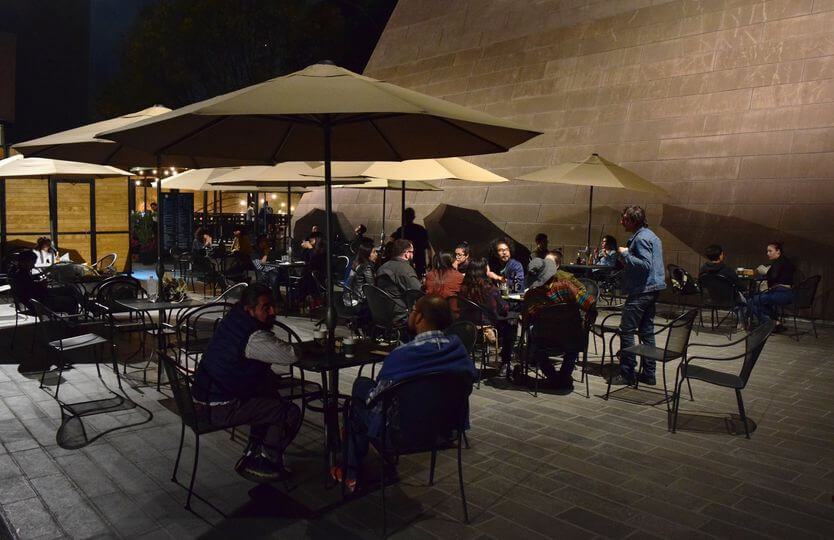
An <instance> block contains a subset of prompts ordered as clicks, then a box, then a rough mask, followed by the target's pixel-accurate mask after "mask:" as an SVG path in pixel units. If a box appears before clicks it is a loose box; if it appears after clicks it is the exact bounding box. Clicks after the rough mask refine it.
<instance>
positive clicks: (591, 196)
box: [585, 186, 594, 255]
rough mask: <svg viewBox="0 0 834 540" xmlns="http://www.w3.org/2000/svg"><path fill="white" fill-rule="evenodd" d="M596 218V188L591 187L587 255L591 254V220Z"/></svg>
mask: <svg viewBox="0 0 834 540" xmlns="http://www.w3.org/2000/svg"><path fill="white" fill-rule="evenodd" d="M593 216H594V186H591V194H590V196H589V197H588V242H587V243H586V244H585V254H586V255H590V253H591V219H592V218H593Z"/></svg>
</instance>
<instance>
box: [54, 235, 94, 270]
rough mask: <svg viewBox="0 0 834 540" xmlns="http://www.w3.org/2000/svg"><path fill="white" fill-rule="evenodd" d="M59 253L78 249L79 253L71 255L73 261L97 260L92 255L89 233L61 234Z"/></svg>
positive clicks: (59, 237)
mask: <svg viewBox="0 0 834 540" xmlns="http://www.w3.org/2000/svg"><path fill="white" fill-rule="evenodd" d="M58 241H59V246H58V253H60V254H63V253H64V251H67V250H71V251H73V250H74V251H77V252H78V255H77V256H76V255H70V257H71V258H72V261H73V262H86V263H92V262H95V261H93V260H92V257H91V255H90V235H89V234H59V236H58Z"/></svg>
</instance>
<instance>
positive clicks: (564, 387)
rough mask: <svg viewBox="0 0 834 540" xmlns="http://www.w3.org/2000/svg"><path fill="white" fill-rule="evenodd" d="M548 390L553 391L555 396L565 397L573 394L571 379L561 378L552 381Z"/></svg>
mask: <svg viewBox="0 0 834 540" xmlns="http://www.w3.org/2000/svg"><path fill="white" fill-rule="evenodd" d="M550 388H552V389H553V390H554V393H555V394H559V395H566V394H570V393H571V392H573V377H562V376H560V377H559V378H558V379H556V380H555V381H553V383H552V384H550Z"/></svg>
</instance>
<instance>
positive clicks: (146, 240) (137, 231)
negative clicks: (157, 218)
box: [133, 212, 155, 247]
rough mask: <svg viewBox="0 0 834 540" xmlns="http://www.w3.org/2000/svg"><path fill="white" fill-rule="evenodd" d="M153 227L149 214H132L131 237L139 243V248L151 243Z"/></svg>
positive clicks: (151, 217)
mask: <svg viewBox="0 0 834 540" xmlns="http://www.w3.org/2000/svg"><path fill="white" fill-rule="evenodd" d="M154 225H155V224H154V222H153V216H152V215H151V213H150V212H133V236H134V237H135V238H136V240H138V241H139V245H140V246H143V247H144V246H148V245H150V244H151V243H153V239H154V236H155V234H154V233H155V231H154Z"/></svg>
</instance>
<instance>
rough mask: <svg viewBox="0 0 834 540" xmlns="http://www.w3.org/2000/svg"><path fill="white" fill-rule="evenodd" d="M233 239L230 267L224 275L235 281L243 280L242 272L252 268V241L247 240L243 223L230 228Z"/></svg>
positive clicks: (247, 235)
mask: <svg viewBox="0 0 834 540" xmlns="http://www.w3.org/2000/svg"><path fill="white" fill-rule="evenodd" d="M232 233H233V234H234V240H233V241H232V251H231V255H232V260H233V261H234V262H233V263H232V266H231V268H229V269H228V270H226V277H228V278H230V279H233V280H235V281H243V280H244V279H245V276H244V273H245V272H246V271H247V270H254V269H255V267H254V266H253V265H252V243H251V242H250V241H249V234H248V233H247V230H246V226H245V225H235V226H234V227H233V228H232Z"/></svg>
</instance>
